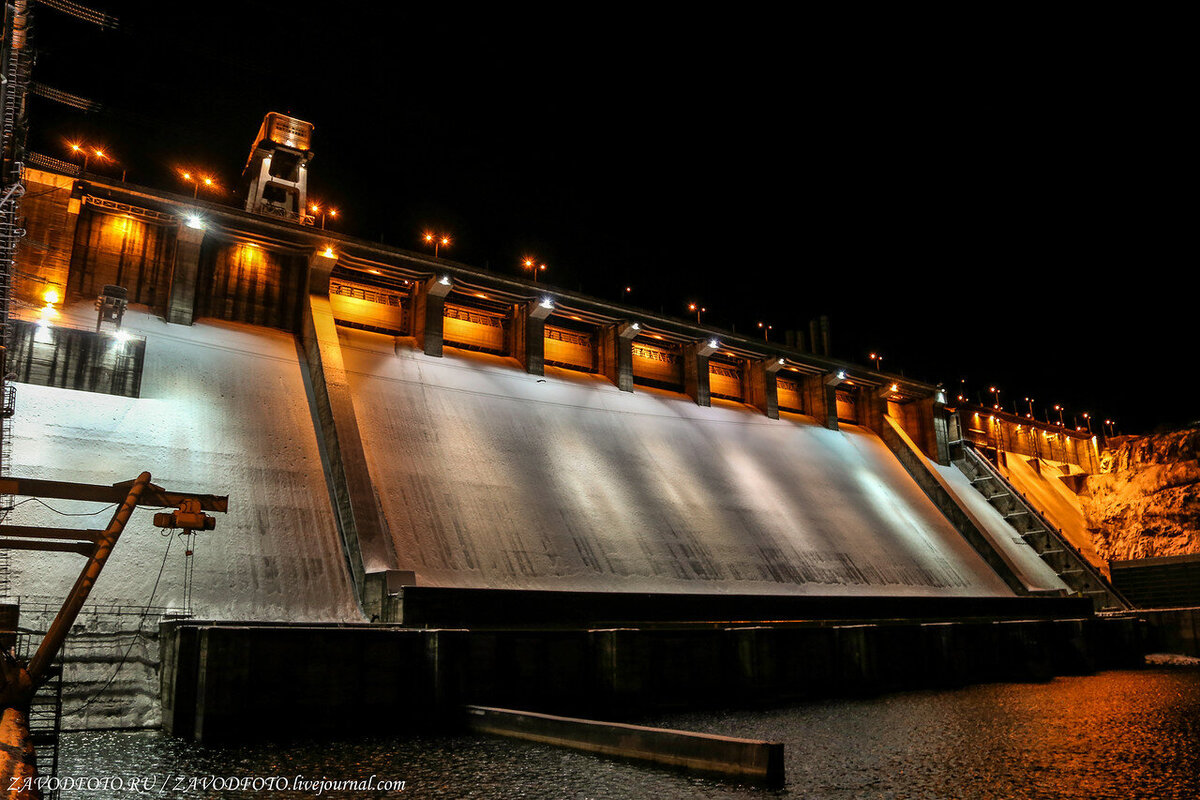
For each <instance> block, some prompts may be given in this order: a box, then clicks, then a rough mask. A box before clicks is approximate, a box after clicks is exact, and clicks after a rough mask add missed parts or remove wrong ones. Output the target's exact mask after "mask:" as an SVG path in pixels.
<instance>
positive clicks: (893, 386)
mask: <svg viewBox="0 0 1200 800" xmlns="http://www.w3.org/2000/svg"><path fill="white" fill-rule="evenodd" d="M899 389H900V387H899V386H897V385H896V384H894V383H893V384H892V391H893V392H895V391H897V390H899Z"/></svg>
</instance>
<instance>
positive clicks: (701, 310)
mask: <svg viewBox="0 0 1200 800" xmlns="http://www.w3.org/2000/svg"><path fill="white" fill-rule="evenodd" d="M688 311H695V312H696V324H697V325H699V324H700V315H701V314H703V313H704V312H705V311H708V309H707V308H705V307H704V306H701V305H697V304H696V303H688Z"/></svg>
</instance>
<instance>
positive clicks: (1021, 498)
mask: <svg viewBox="0 0 1200 800" xmlns="http://www.w3.org/2000/svg"><path fill="white" fill-rule="evenodd" d="M961 442H962V444H963V445H964V446H963V448H962V450H963V453H964V454H965V453H968V452H969V453H970V456H969V458H971V459H972V463H974V464H975V465H976V466H980V465H982V467H983V469H984V471H985V472H987V473H988V475H989V477H991V478H994V479H995V480H997V481H1000V485H1001V486H1003V487H1004V488H1005V490H1006V491H1007V492H1008V493H1009V494H1010V495H1011V496H1012V497H1013V498H1015V499H1016V500H1017V502H1018V503H1020V504H1021V506H1022V507H1023V508H1024V509H1025V510H1026V511H1027V512H1029V514H1030V515H1031V516H1032V517H1033V518H1034V519H1036V520H1037V521H1038V523H1039V524H1041V526H1042V527H1043V528H1045V529H1046V531H1047V532H1048V533H1050V535H1052V536H1053V537H1054V538H1055V540H1056V541H1057V542H1058V543H1059V544H1060V545H1062V546H1063V547H1064V548H1065V550H1066V552H1069V553H1070V554H1071V555H1073V556H1074V557H1075V560H1076V561H1078V562H1079V563H1080V564H1081V565H1082V566H1083V568H1084V570H1086V571H1087V573H1088V574H1089V575H1091V576H1092V577H1093V578H1095V579H1096V581H1098V582H1099V584H1100V585H1101V586H1103V587H1104V589H1105V590H1106V591H1107V592H1109V593H1110V594H1111V595H1112V596H1113V597H1115V598H1116V599H1117V601H1118V602H1120V603H1121V604H1122V605H1124V606H1125V608H1127V609H1129V608H1133V604H1132V603H1130V602H1129V600H1128V599H1127V598H1126V597H1125V595H1123V594H1121V592H1120V591H1119V590H1118V589H1117V588H1116V587H1115V586H1113V585H1112V582H1111V581H1109V580H1108V579H1107V578H1105V577H1104V573H1102V572H1101V571H1100V570H1098V569H1096V567H1095V566H1094V565H1093V564H1092V562H1091V561H1089V560H1088V559H1087V557H1086V556H1085V555H1084V554H1083V553H1082V552H1080V550H1079V548H1077V547H1075V545H1074V544H1073V543H1072V542H1071V541H1070V540H1069V539H1067V537H1066V536H1065V535H1063V533H1062V532H1061V531H1060V530H1058V528H1056V527H1054V526H1053V525H1051V524H1050V521H1049V520H1048V519H1046V518H1045V517H1044V516H1043V515H1042V512H1041V511H1039V510H1038V509H1036V508H1034V507H1033V505H1031V504H1030V502H1029V501H1028V500H1027V499H1025V495H1023V494H1022V493H1021V492H1020V491H1019V490H1018V489H1017V488H1016V487H1015V486H1013V485H1012V484H1011V483H1009V482H1008V479H1007V478H1005V477H1004V476H1003V475H1001V474H1000V470H998V469H997V468H996V467H994V466H993V465H992V462H990V461H988V460H987V459H986V458H984V457H983V456H981V455H979V453H977V452H976V451H975V445H974V444H973V443H971V442H969V441H967V440H966V439H963V440H961Z"/></svg>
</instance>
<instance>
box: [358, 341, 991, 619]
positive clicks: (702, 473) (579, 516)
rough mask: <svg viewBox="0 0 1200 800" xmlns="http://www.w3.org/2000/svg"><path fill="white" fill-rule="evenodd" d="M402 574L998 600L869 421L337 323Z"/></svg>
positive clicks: (558, 585) (508, 584) (471, 580)
mask: <svg viewBox="0 0 1200 800" xmlns="http://www.w3.org/2000/svg"><path fill="white" fill-rule="evenodd" d="M339 335H340V340H341V345H342V355H343V359H344V361H345V365H346V370H347V372H348V375H349V380H350V383H351V386H352V388H353V396H354V406H355V412H356V414H357V416H358V422H359V427H360V430H361V431H362V435H363V442H364V446H365V451H366V455H367V460H368V463H369V466H370V472H371V475H372V478H373V480H374V483H375V490H376V492H377V493H378V496H379V501H380V504H381V506H382V508H383V511H384V516H385V517H386V520H387V526H388V528H389V529H390V533H391V536H392V539H393V541H394V545H395V552H396V557H397V559H398V566H399V567H400V568H401V569H412V570H414V571H415V572H416V578H417V584H418V585H436V586H452V587H490V588H514V589H571V590H609V591H651V592H730V593H732V592H740V593H787V594H795V593H828V594H860V593H873V594H880V595H890V594H918V595H945V596H951V595H956V596H961V595H1006V594H1010V592H1009V590H1008V588H1007V587H1006V586H1005V585H1004V584H1003V582H1002V581H1000V579H999V578H997V576H996V575H995V573H993V572H992V570H991V569H989V568H988V566H987V565H986V564H985V563H984V562H983V561H982V559H980V558H979V556H978V555H977V554H976V553H975V552H974V551H972V550H971V548H970V547H969V546H968V545H967V543H966V542H965V541H963V539H962V537H961V536H960V535H959V534H958V533H957V532H956V531H955V530H954V528H953V527H951V525H950V524H949V523H948V522H947V521H946V519H945V518H944V517H943V516H942V514H941V513H940V512H939V511H938V510H937V509H936V508H935V507H934V505H933V504H932V503H931V502H930V501H929V500H928V499H927V498H926V497H925V496H924V494H923V493H922V491H921V489H920V488H919V487H918V486H917V485H916V483H915V482H913V480H912V479H911V478H910V477H909V476H908V474H907V473H906V472H905V470H904V468H903V467H902V466H901V465H900V464H899V462H897V461H896V459H895V458H894V457H893V456H892V455H891V453H890V452H888V450H887V448H886V447H885V446H884V444H883V443H882V442H881V441H880V440H879V438H878V437H877V436H875V435H874V434H873V433H870V432H869V431H867V430H865V429H863V428H859V427H856V426H843V427H842V429H841V430H839V431H831V430H827V429H826V428H824V427H821V426H818V425H816V424H814V423H813V422H812V421H811V419H809V418H807V417H803V416H801V415H793V414H786V413H785V414H783V415H782V417H783V418H782V419H779V420H771V419H768V418H766V417H765V416H763V415H761V414H758V413H755V412H754V411H753V410H752V409H750V408H748V407H746V406H743V405H741V404H737V403H729V402H721V401H714V402H713V406H712V407H710V408H706V407H701V406H698V405H696V404H695V403H693V402H691V401H690V400H689V399H688V398H686V397H684V396H681V395H678V394H675V393H672V392H667V391H662V390H656V389H650V388H644V387H639V388H638V390H637V391H636V392H633V393H630V392H621V391H618V389H617V388H616V387H615V386H613V385H612V384H611V383H610V382H608V381H606V380H605V379H604V378H602V377H598V376H595V375H587V374H582V373H578V372H571V371H568V370H561V369H555V368H552V367H547V368H546V371H545V376H544V377H539V376H535V375H529V374H526V373H525V372H523V371H522V370H520V369H519V367H518V366H517V364H516V363H515V361H514V360H512V359H506V358H503V357H500V356H493V355H488V354H481V353H473V352H470V351H465V350H457V349H454V348H446V351H445V356H444V357H443V358H440V359H439V358H429V357H427V356H425V355H424V354H422V353H421V352H420V351H419V350H417V349H415V347H414V346H413V344H412V341H411V340H410V339H406V338H394V337H391V336H384V335H380V334H374V333H369V332H365V331H358V330H353V329H348V328H340V329H339Z"/></svg>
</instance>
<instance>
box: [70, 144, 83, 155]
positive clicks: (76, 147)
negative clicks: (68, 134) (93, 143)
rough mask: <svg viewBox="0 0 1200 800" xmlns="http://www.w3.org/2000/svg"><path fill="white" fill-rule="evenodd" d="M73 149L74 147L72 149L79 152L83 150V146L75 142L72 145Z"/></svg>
mask: <svg viewBox="0 0 1200 800" xmlns="http://www.w3.org/2000/svg"><path fill="white" fill-rule="evenodd" d="M71 149H72V150H74V151H75V152H76V153H78V152H80V151H82V150H83V148H82V147H80V146H79V145H77V144H73V145H71Z"/></svg>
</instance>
